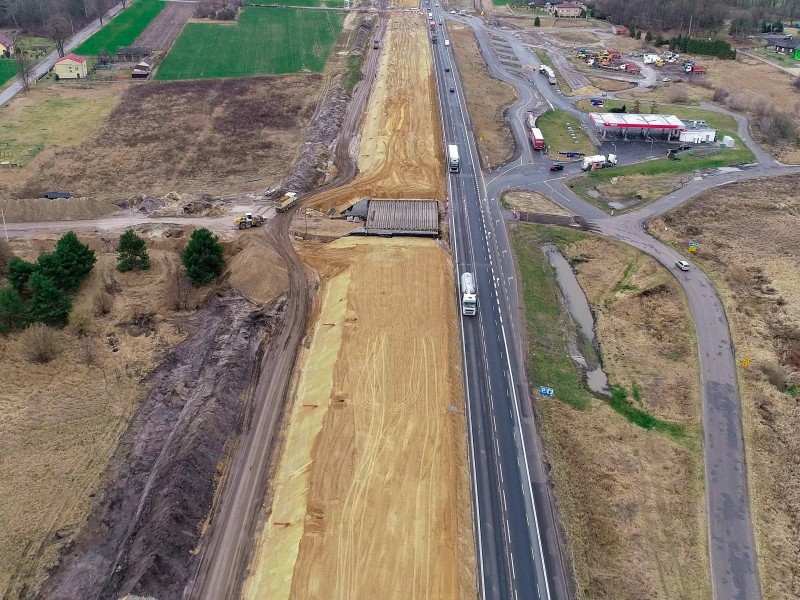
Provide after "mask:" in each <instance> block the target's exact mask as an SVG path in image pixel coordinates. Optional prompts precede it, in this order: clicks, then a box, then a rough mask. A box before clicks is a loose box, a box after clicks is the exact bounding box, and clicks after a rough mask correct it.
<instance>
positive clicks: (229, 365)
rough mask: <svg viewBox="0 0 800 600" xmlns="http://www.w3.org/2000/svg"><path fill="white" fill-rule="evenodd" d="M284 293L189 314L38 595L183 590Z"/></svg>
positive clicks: (176, 594)
mask: <svg viewBox="0 0 800 600" xmlns="http://www.w3.org/2000/svg"><path fill="white" fill-rule="evenodd" d="M284 304H285V297H284V298H283V299H278V300H276V301H275V303H273V304H272V306H271V308H270V309H269V310H268V311H266V312H265V311H264V310H262V309H259V308H257V307H255V306H254V305H252V304H251V303H250V302H248V301H247V300H246V299H245V298H243V297H242V296H241V295H239V294H238V293H236V292H228V293H226V294H224V295H220V296H216V297H214V298H213V299H212V300H211V301H210V302H209V303H208V305H207V306H206V307H205V308H204V309H202V310H201V311H199V312H198V313H197V314H196V315H195V316H193V317H192V318H191V319H190V320H189V328H190V329H191V330H192V332H193V334H192V335H191V336H190V337H189V339H187V340H186V341H185V342H183V343H182V344H180V345H178V346H176V347H175V348H174V349H173V350H171V351H170V352H169V353H168V355H167V357H166V359H165V360H164V362H163V364H162V365H161V366H160V367H159V368H158V370H157V371H155V373H154V374H153V376H152V391H151V392H150V394H149V395H148V397H147V399H146V400H145V402H144V403H143V404H142V406H141V408H140V409H139V412H138V413H137V414H136V416H135V417H134V419H133V421H132V422H131V425H130V427H129V428H128V430H127V432H126V433H125V435H124V436H123V437H122V440H121V441H120V445H119V447H118V449H117V451H116V453H115V455H114V458H113V459H112V461H111V466H110V468H109V471H108V473H107V479H108V480H109V481H110V484H109V486H108V488H107V489H106V491H105V493H104V494H103V496H102V497H101V498H100V499H99V500H98V502H97V504H96V505H95V506H94V507H93V509H92V512H91V515H90V517H89V521H88V523H87V525H86V527H85V529H84V530H83V532H82V533H81V535H80V536H79V537H78V539H77V541H76V542H74V543H71V544H69V545H68V546H67V547H66V548H65V550H64V551H63V553H62V556H61V563H60V564H59V565H58V566H57V567H56V568H55V569H54V571H53V572H52V574H51V577H50V578H49V579H48V580H47V581H46V582H45V584H44V586H43V588H42V589H41V590H40V591H39V597H40V598H48V599H59V598H63V599H70V600H72V599H75V598H118V597H120V596H123V595H125V594H128V593H133V594H139V595H144V596H154V597H157V598H159V600H166V599H169V598H180V597H181V595H182V592H183V588H184V586H185V584H186V581H187V579H188V578H189V575H190V573H191V572H192V568H191V562H192V560H193V553H192V550H193V548H195V547H196V545H197V543H198V541H199V539H200V533H201V525H202V523H203V521H204V519H205V518H206V515H207V514H208V513H209V511H210V510H211V505H212V501H213V497H214V492H215V487H216V483H215V479H216V478H215V477H213V476H212V474H214V473H215V472H216V473H217V474H219V471H220V464H221V462H222V461H223V460H224V459H225V456H226V454H227V453H228V451H229V450H230V448H228V447H227V446H228V444H229V441H230V440H232V439H233V438H234V437H235V436H236V435H237V434H238V433H239V431H240V428H241V425H242V415H243V402H242V397H243V394H244V392H245V391H246V389H247V387H248V385H249V384H250V381H251V378H252V377H253V374H254V373H253V371H254V368H253V366H254V365H256V364H258V362H257V360H256V355H257V354H258V353H259V349H260V345H261V344H262V341H263V340H264V338H265V336H268V335H270V334H271V332H272V331H273V330H274V328H275V326H276V325H277V323H278V322H279V320H280V319H281V316H282V312H283V308H284Z"/></svg>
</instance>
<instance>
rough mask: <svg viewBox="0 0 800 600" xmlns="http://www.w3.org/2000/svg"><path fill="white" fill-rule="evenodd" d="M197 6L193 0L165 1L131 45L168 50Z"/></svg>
mask: <svg viewBox="0 0 800 600" xmlns="http://www.w3.org/2000/svg"><path fill="white" fill-rule="evenodd" d="M197 6H198V4H196V3H195V2H186V1H182V2H167V5H166V6H165V7H164V10H162V11H161V12H160V13H158V16H157V17H156V18H155V19H153V22H152V23H150V25H148V26H147V29H145V30H144V31H143V32H142V33H141V35H139V37H138V38H136V41H134V43H133V44H131V46H148V47H150V48H152V49H153V50H160V51H162V52H164V51H166V50H169V49H170V48H171V47H172V43H173V42H174V41H175V40H176V39H177V38H178V36H179V35H180V33H181V31H183V26H184V25H186V22H187V21H188V20H189V19H190V18H191V17H192V15H193V14H194V11H195V10H196V9H197Z"/></svg>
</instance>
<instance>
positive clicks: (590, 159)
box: [581, 154, 617, 171]
mask: <svg viewBox="0 0 800 600" xmlns="http://www.w3.org/2000/svg"><path fill="white" fill-rule="evenodd" d="M615 164H617V155H616V154H609V155H608V156H604V155H602V154H595V155H594V156H587V157H586V158H584V159H583V162H582V163H581V170H583V171H593V170H594V169H603V168H605V167H613V166H614V165H615Z"/></svg>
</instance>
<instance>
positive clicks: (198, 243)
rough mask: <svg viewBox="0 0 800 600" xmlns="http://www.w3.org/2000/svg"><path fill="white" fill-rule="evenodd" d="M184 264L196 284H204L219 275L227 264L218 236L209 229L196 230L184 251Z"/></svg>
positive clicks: (189, 276) (188, 274)
mask: <svg viewBox="0 0 800 600" xmlns="http://www.w3.org/2000/svg"><path fill="white" fill-rule="evenodd" d="M183 266H184V268H185V269H186V276H187V277H188V278H189V279H191V280H192V283H194V284H195V285H203V284H205V283H208V282H209V281H211V280H212V279H214V278H215V277H217V276H218V275H219V274H220V273H221V272H222V268H223V267H224V266H225V259H224V258H222V244H220V243H219V241H218V238H217V237H216V236H215V235H213V234H212V233H211V232H210V231H209V230H208V229H198V230H197V231H195V232H194V233H193V234H192V238H191V239H190V240H189V245H188V246H186V249H185V250H184V251H183Z"/></svg>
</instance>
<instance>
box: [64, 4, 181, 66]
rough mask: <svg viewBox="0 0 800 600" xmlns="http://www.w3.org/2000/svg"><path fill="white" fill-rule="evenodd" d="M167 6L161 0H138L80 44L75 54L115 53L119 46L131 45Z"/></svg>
mask: <svg viewBox="0 0 800 600" xmlns="http://www.w3.org/2000/svg"><path fill="white" fill-rule="evenodd" d="M165 6H166V3H165V2H162V1H161V0H138V1H137V2H136V3H134V4H131V5H130V6H129V7H128V8H127V9H125V10H124V11H122V13H120V14H119V15H117V16H116V17H114V18H113V19H112V20H111V22H110V23H108V24H107V25H105V26H104V27H103V28H102V29H101V30H100V31H98V32H97V33H95V34H94V35H93V36H92V37H90V38H89V39H88V40H86V41H85V42H83V43H82V44H81V45H80V46H78V47H77V48H76V49H75V50H74V52H75V54H78V55H85V56H97V55H98V54H100V53H101V52H103V51H104V50H105V51H106V52H108V53H109V54H115V53H116V52H117V48H118V47H120V46H123V47H124V46H130V45H131V44H132V43H133V41H134V40H135V39H136V38H137V37H139V34H140V33H142V32H143V31H144V30H145V29H146V28H147V26H148V25H149V24H150V21H152V20H153V19H155V17H156V15H158V13H160V12H161V11H162V10H163V9H164V7H165Z"/></svg>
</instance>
